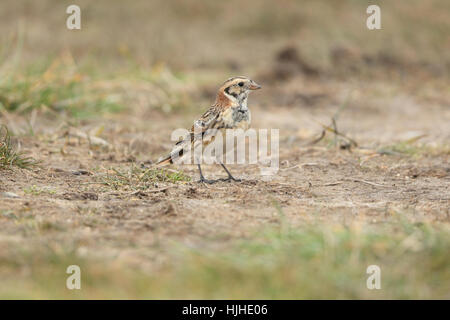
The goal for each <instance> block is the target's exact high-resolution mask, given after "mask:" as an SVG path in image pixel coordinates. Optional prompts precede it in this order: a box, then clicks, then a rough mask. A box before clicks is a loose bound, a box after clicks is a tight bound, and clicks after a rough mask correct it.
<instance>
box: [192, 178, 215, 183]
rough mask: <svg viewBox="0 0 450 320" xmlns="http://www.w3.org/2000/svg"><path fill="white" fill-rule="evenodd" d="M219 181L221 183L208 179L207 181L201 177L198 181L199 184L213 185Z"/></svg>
mask: <svg viewBox="0 0 450 320" xmlns="http://www.w3.org/2000/svg"><path fill="white" fill-rule="evenodd" d="M217 181H219V180H208V179H205V178H204V177H201V178H200V180H198V181H197V182H198V183H207V184H213V183H216V182H217Z"/></svg>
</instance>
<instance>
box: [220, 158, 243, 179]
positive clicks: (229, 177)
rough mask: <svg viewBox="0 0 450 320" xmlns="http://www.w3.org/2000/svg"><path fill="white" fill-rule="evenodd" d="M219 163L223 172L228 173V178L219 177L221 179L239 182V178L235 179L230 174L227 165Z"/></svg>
mask: <svg viewBox="0 0 450 320" xmlns="http://www.w3.org/2000/svg"><path fill="white" fill-rule="evenodd" d="M220 165H221V166H222V168H223V169H224V170H225V172H226V173H227V174H228V178H226V179H221V180H222V181H231V180H233V181H236V182H241V179H236V178H235V177H233V176H232V175H231V173H230V171H228V169H227V167H225V165H224V164H223V163H222V162H220Z"/></svg>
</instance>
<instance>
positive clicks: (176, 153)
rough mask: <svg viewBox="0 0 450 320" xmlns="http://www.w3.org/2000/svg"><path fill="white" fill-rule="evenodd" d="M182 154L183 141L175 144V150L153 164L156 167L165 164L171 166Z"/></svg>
mask: <svg viewBox="0 0 450 320" xmlns="http://www.w3.org/2000/svg"><path fill="white" fill-rule="evenodd" d="M183 154H184V144H183V141H179V142H177V143H176V144H175V148H174V149H173V150H172V151H171V152H170V153H169V154H168V155H167V156H166V157H164V158H162V159H160V160H158V162H156V163H155V165H157V166H164V165H167V164H172V163H173V161H174V160H177V159H179V158H181V157H182V156H183Z"/></svg>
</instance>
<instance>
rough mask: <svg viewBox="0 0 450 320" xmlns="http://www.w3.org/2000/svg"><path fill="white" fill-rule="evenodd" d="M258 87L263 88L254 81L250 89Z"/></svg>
mask: <svg viewBox="0 0 450 320" xmlns="http://www.w3.org/2000/svg"><path fill="white" fill-rule="evenodd" d="M258 89H261V86H260V85H259V84H257V83H256V82H254V81H253V82H252V84H251V85H250V90H258Z"/></svg>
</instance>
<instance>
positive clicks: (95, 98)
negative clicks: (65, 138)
mask: <svg viewBox="0 0 450 320" xmlns="http://www.w3.org/2000/svg"><path fill="white" fill-rule="evenodd" d="M69 70H70V69H69ZM117 100H118V99H117V98H116V97H115V96H113V95H108V94H105V93H104V92H102V90H100V89H98V88H95V86H93V85H92V84H91V83H90V81H88V78H87V77H85V76H83V75H81V74H79V73H76V72H75V73H74V72H68V70H64V69H63V70H58V71H56V70H53V69H51V68H49V70H47V71H46V72H44V73H42V72H36V71H35V72H33V73H31V74H26V75H17V76H15V77H13V78H11V79H10V80H9V81H6V82H5V83H3V84H2V85H1V86H0V108H4V109H6V110H7V111H9V112H22V113H24V112H25V113H26V112H28V111H31V110H33V109H41V110H52V111H55V112H63V111H65V112H67V113H68V114H69V115H71V116H74V117H78V118H83V117H89V116H92V115H95V114H99V113H104V112H118V111H121V110H122V109H123V107H122V105H121V104H120V102H119V101H117Z"/></svg>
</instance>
